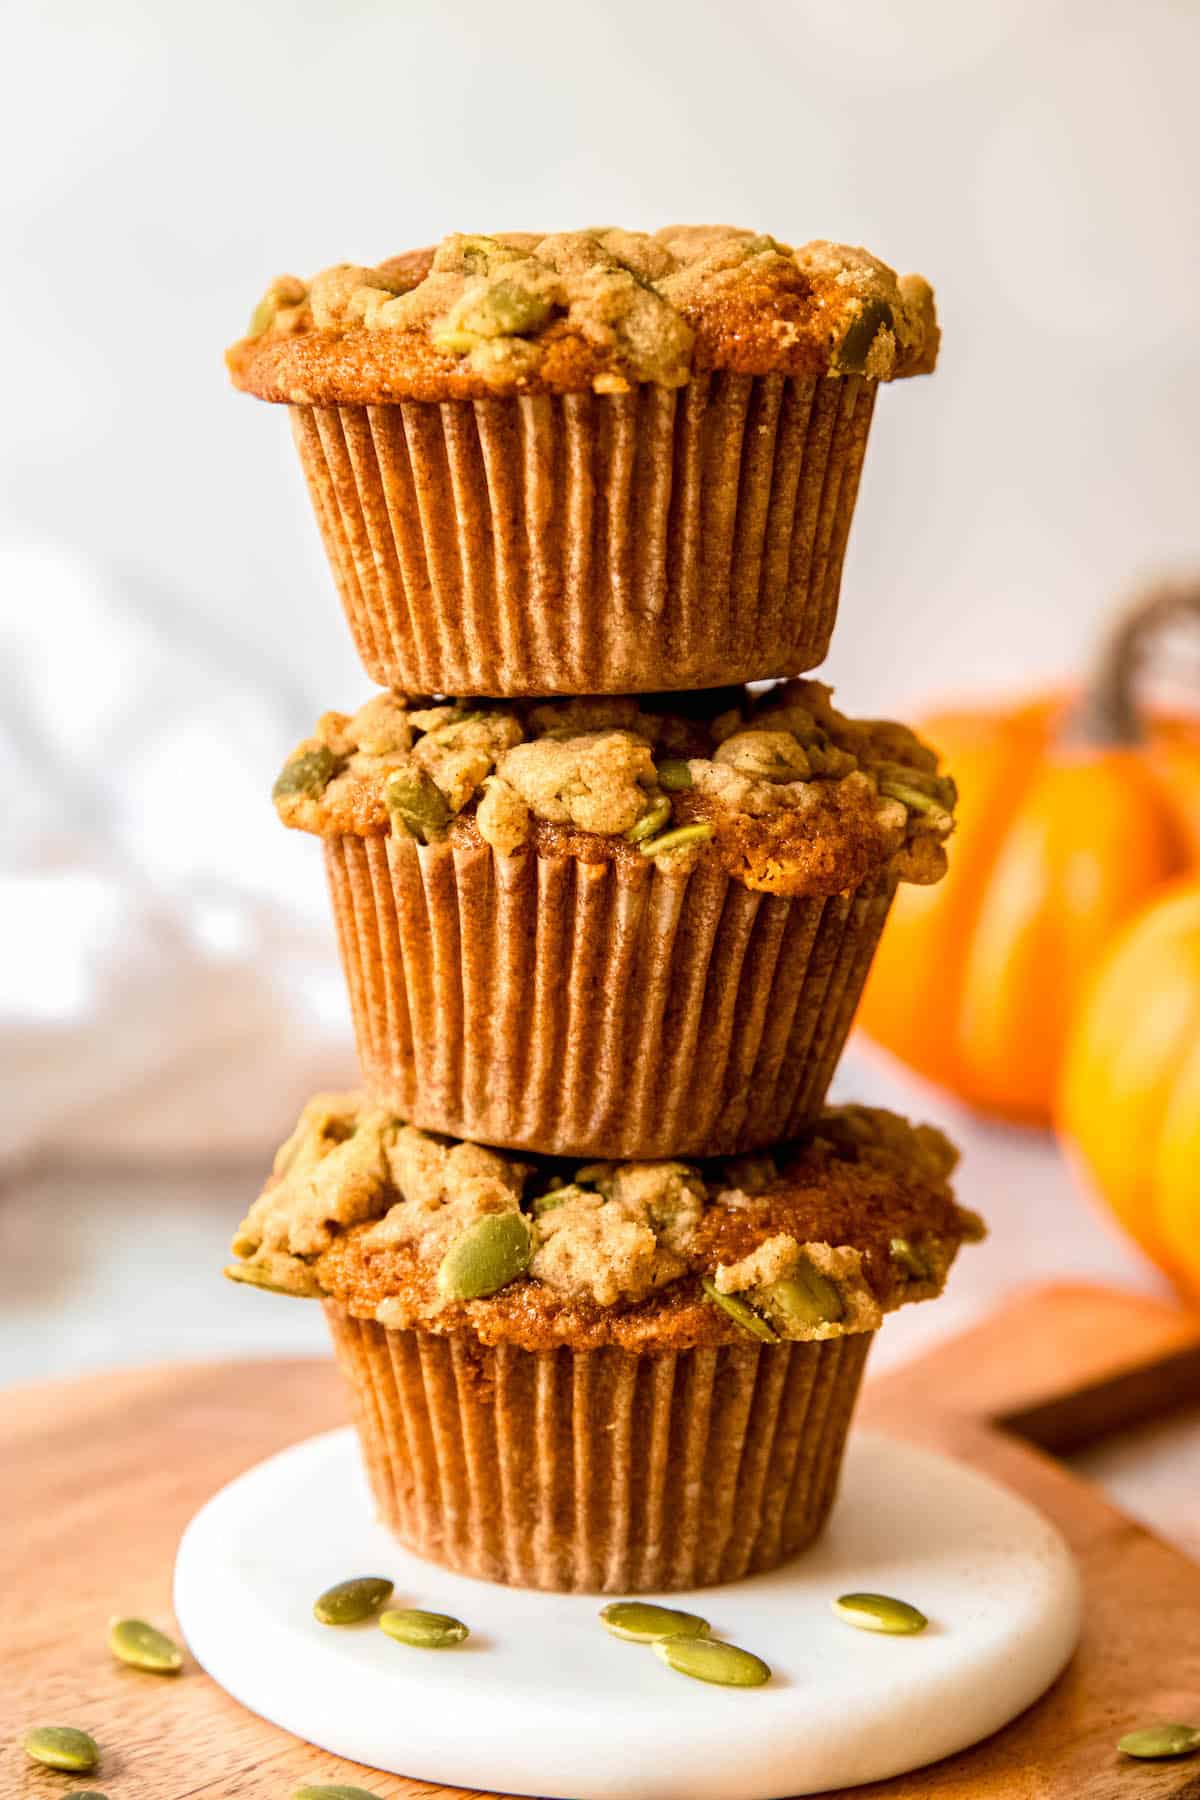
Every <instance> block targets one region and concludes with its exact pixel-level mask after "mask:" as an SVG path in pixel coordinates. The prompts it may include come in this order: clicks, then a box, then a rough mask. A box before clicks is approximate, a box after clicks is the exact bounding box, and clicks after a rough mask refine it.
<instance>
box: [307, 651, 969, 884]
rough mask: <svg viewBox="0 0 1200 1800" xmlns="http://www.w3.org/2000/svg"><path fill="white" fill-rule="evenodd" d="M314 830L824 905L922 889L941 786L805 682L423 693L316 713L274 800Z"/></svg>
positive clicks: (903, 745) (941, 832)
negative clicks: (621, 868) (859, 889)
mask: <svg viewBox="0 0 1200 1800" xmlns="http://www.w3.org/2000/svg"><path fill="white" fill-rule="evenodd" d="M274 798H275V805H276V808H277V810H278V812H279V816H280V818H281V819H282V820H283V822H284V824H285V825H292V826H296V827H298V828H299V829H301V830H304V831H311V832H315V833H318V834H319V835H322V836H334V835H339V834H343V833H345V834H349V835H351V836H361V837H375V836H383V835H384V834H386V833H387V832H389V831H392V832H394V833H396V834H398V835H403V836H412V837H415V838H416V839H417V840H418V842H421V843H432V842H434V841H437V840H439V839H446V838H448V839H449V840H450V841H451V842H452V843H458V844H465V843H478V842H479V840H480V839H483V840H484V841H485V842H486V843H487V844H489V845H490V846H491V847H492V849H493V850H494V851H495V852H496V854H497V855H499V856H504V857H509V856H518V855H522V854H524V853H525V852H526V851H527V850H528V849H529V848H533V849H534V850H536V851H539V852H541V853H542V854H545V855H550V854H568V855H574V856H578V857H580V858H581V860H583V861H592V862H594V861H600V860H603V859H606V858H614V857H628V858H632V859H633V860H635V861H636V860H638V859H639V858H649V859H653V860H654V861H655V862H656V864H657V865H658V867H659V868H660V869H661V870H664V871H666V870H675V871H679V872H682V871H684V870H689V869H691V868H692V867H693V866H695V864H696V863H697V861H699V860H700V859H703V858H707V859H712V860H715V861H716V862H717V863H719V865H720V866H721V867H723V868H724V869H725V870H726V871H727V873H729V874H730V875H732V876H734V877H735V878H736V879H737V880H739V881H741V882H743V883H744V884H745V885H746V886H747V887H749V888H755V889H760V890H762V891H763V892H767V893H776V894H786V895H801V894H803V895H818V894H821V895H828V894H837V893H841V892H843V891H845V890H847V889H849V888H851V887H855V886H857V885H858V884H859V883H860V882H861V881H863V880H864V879H866V877H867V876H868V875H871V874H873V873H875V872H877V871H878V870H880V869H881V868H883V867H884V865H888V864H890V865H891V866H892V868H893V869H894V871H895V873H896V874H897V876H898V877H899V878H901V879H903V880H907V881H914V882H920V883H928V882H933V881H937V880H938V879H939V878H940V877H941V875H942V874H943V872H944V870H945V866H946V858H945V851H944V850H943V848H942V845H943V841H944V840H945V838H946V837H947V836H948V835H949V833H950V831H951V830H952V828H953V809H954V804H955V798H956V796H955V789H954V783H953V782H952V781H951V780H950V778H949V777H948V776H945V775H939V774H938V772H937V757H936V756H935V754H934V752H933V751H932V750H930V749H928V748H927V746H926V745H924V744H922V743H921V741H920V739H919V738H917V737H916V735H915V734H914V733H913V732H911V731H909V730H908V729H907V728H906V727H905V726H903V725H896V724H893V723H891V722H889V721H883V720H854V719H849V718H847V717H845V715H844V714H842V713H840V712H838V711H837V710H836V709H835V708H834V707H833V706H832V705H831V703H830V690H829V689H828V688H827V687H826V686H825V685H824V684H823V683H822V682H819V681H805V680H799V681H789V682H781V683H778V684H777V685H776V686H774V687H772V688H770V689H769V690H768V691H767V692H766V693H765V694H762V695H760V696H759V697H758V698H754V697H753V696H752V695H751V693H750V691H749V690H748V689H747V688H744V687H742V688H716V689H704V690H702V691H700V692H698V693H695V694H691V695H688V694H670V695H660V696H655V695H642V696H638V697H625V696H619V695H618V696H600V697H598V698H595V699H568V700H545V701H502V700H472V701H459V702H455V701H444V702H436V703H435V702H431V701H429V700H413V699H405V698H404V696H402V695H400V694H393V693H383V694H378V695H376V697H375V698H374V699H373V700H369V701H368V702H367V704H366V705H365V706H363V707H361V708H360V709H359V711H358V712H356V713H354V714H346V713H338V712H331V713H326V714H325V715H324V717H323V718H322V719H321V720H320V721H319V722H318V725H317V729H316V732H315V733H314V735H313V736H312V737H310V738H306V739H305V740H304V742H303V743H302V744H300V745H299V746H298V747H297V748H296V749H295V750H294V751H293V752H292V755H291V756H290V757H289V758H288V761H287V762H286V763H285V764H284V767H283V770H282V772H281V773H280V776H279V778H278V780H277V781H276V783H275V790H274Z"/></svg>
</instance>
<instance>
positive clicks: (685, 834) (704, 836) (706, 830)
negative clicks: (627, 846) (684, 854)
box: [638, 823, 713, 856]
mask: <svg viewBox="0 0 1200 1800" xmlns="http://www.w3.org/2000/svg"><path fill="white" fill-rule="evenodd" d="M712 835H713V827H712V826H711V825H709V824H707V823H702V824H699V825H677V826H676V827H675V830H674V831H664V832H663V834H662V836H661V837H656V838H645V839H644V840H643V841H642V842H641V843H640V844H639V845H638V849H639V850H640V851H641V853H642V855H643V856H664V855H668V854H669V853H670V852H671V851H673V850H689V849H690V848H691V846H692V845H693V844H703V843H705V842H707V840H708V839H709V838H710V837H711V836H712Z"/></svg>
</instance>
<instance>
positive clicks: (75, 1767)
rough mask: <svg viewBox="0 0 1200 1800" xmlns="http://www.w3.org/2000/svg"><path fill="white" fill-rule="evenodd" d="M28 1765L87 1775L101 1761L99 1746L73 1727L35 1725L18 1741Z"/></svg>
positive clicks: (84, 1732) (85, 1733) (91, 1738)
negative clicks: (28, 1761) (28, 1762)
mask: <svg viewBox="0 0 1200 1800" xmlns="http://www.w3.org/2000/svg"><path fill="white" fill-rule="evenodd" d="M21 1748H22V1750H24V1752H25V1754H26V1756H27V1757H28V1758H29V1760H30V1762H35V1763H41V1765H42V1767H43V1768H44V1769H67V1770H71V1771H73V1772H74V1773H76V1774H82V1775H86V1774H87V1773H88V1772H89V1770H91V1769H94V1768H95V1766H96V1764H97V1763H98V1762H99V1761H100V1746H99V1744H97V1742H96V1740H95V1738H93V1737H89V1736H88V1734H87V1732H86V1731H77V1730H76V1729H75V1727H74V1725H35V1726H34V1727H33V1728H32V1730H30V1731H27V1732H26V1733H25V1735H24V1737H23V1738H22V1739H21Z"/></svg>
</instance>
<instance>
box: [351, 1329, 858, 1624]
mask: <svg viewBox="0 0 1200 1800" xmlns="http://www.w3.org/2000/svg"><path fill="white" fill-rule="evenodd" d="M325 1313H326V1317H327V1318H328V1321H329V1326H330V1330H331V1331H332V1333H333V1341H334V1347H335V1350H336V1352H337V1357H338V1361H339V1363H340V1365H341V1368H342V1371H343V1373H344V1375H345V1376H346V1379H347V1382H348V1385H349V1388H350V1392H351V1396H352V1400H353V1404H354V1413H355V1421H356V1424H357V1427H358V1433H359V1437H360V1440H361V1443H362V1449H363V1456H364V1459H365V1462H366V1468H367V1474H368V1477H369V1480H370V1484H371V1491H372V1494H373V1496H374V1499H375V1504H376V1507H377V1508H378V1511H379V1516H380V1518H381V1520H382V1522H383V1523H384V1525H386V1526H387V1527H388V1529H389V1530H391V1531H392V1532H394V1534H395V1535H396V1537H397V1538H399V1540H400V1542H401V1543H402V1544H404V1545H405V1546H406V1547H407V1548H408V1549H410V1550H413V1551H415V1552H416V1553H417V1555H419V1556H424V1557H427V1558H428V1559H429V1560H430V1561H431V1562H436V1563H441V1564H443V1565H444V1566H445V1567H447V1568H450V1569H454V1570H457V1571H458V1572H459V1573H460V1574H464V1575H475V1576H479V1577H482V1578H483V1579H485V1580H488V1581H501V1582H506V1583H508V1584H509V1585H511V1586H514V1587H528V1588H543V1589H546V1590H548V1591H551V1592H554V1593H606V1594H633V1593H648V1592H653V1593H666V1592H670V1591H672V1590H678V1589H683V1588H694V1587H703V1586H710V1585H712V1584H714V1583H716V1582H723V1581H737V1580H739V1579H740V1578H741V1577H742V1576H744V1575H753V1574H758V1573H761V1572H762V1571H764V1570H767V1569H773V1568H776V1567H777V1566H778V1565H779V1564H780V1563H781V1562H784V1561H786V1560H787V1558H789V1557H791V1556H794V1555H795V1554H796V1553H797V1551H800V1550H803V1549H804V1548H805V1546H806V1545H808V1544H810V1543H812V1541H813V1539H814V1538H815V1537H816V1536H817V1535H818V1533H819V1532H820V1530H821V1528H822V1526H823V1525H824V1523H825V1521H826V1519H827V1517H828V1515H829V1511H830V1508H831V1506H832V1504H833V1500H834V1495H835V1492H836V1488H837V1481H838V1474H839V1471H840V1468H841V1462H842V1454H843V1450H844V1448H845V1442H846V1433H847V1429H848V1427H849V1423H850V1415H851V1413H852V1411H853V1408H854V1403H855V1399H856V1396H857V1393H858V1388H859V1383H860V1381H861V1378H862V1372H863V1366H864V1364H865V1362H866V1358H867V1351H868V1348H869V1346H870V1342H871V1336H872V1334H871V1333H869V1332H863V1333H858V1334H856V1335H849V1336H845V1337H837V1338H831V1339H829V1340H828V1341H826V1342H824V1343H812V1344H780V1345H759V1344H749V1343H748V1344H746V1345H740V1344H739V1345H736V1346H728V1347H725V1348H722V1349H696V1350H684V1351H672V1352H658V1353H653V1354H644V1355H633V1354H630V1353H628V1352H626V1351H623V1350H616V1349H605V1350H578V1351H575V1350H570V1349H561V1348H560V1349H553V1350H521V1349H516V1348H514V1347H512V1346H510V1345H498V1346H495V1347H488V1346H485V1345H482V1344H480V1343H479V1342H478V1340H477V1339H475V1338H474V1337H472V1336H465V1335H461V1334H460V1335H456V1336H449V1337H439V1336H436V1335H435V1334H433V1333H431V1332H425V1331H421V1330H408V1331H389V1330H386V1329H385V1328H384V1327H383V1326H382V1325H377V1324H375V1323H373V1322H370V1321H363V1320H358V1319H354V1318H352V1317H351V1316H350V1315H349V1313H347V1312H346V1311H345V1309H344V1308H343V1307H341V1306H339V1305H338V1304H336V1303H335V1302H333V1301H327V1302H326V1303H325Z"/></svg>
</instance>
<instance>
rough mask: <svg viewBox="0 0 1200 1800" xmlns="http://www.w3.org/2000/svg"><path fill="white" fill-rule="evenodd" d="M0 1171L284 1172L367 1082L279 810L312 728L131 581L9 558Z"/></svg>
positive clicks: (315, 872)
mask: <svg viewBox="0 0 1200 1800" xmlns="http://www.w3.org/2000/svg"><path fill="white" fill-rule="evenodd" d="M0 582H2V585H3V592H4V594H5V600H6V604H5V607H4V611H3V615H2V617H0V655H2V662H0V668H2V669H3V682H4V709H3V722H2V725H0V779H2V780H3V792H4V797H5V806H4V812H3V824H2V826H0V833H2V835H0V921H2V924H3V929H2V931H0V1065H2V1066H3V1070H4V1075H3V1084H2V1096H3V1097H2V1101H0V1106H2V1109H3V1112H2V1117H0V1126H2V1130H0V1159H2V1160H4V1161H6V1162H11V1161H12V1160H14V1159H19V1158H24V1157H29V1156H33V1155H37V1154H39V1153H47V1154H62V1155H66V1156H74V1155H79V1154H83V1153H87V1152H91V1151H94V1150H102V1151H105V1152H112V1153H116V1154H123V1153H126V1152H128V1153H131V1154H132V1153H136V1154H138V1155H142V1156H144V1155H153V1154H172V1155H192V1154H196V1153H203V1154H206V1155H208V1156H214V1155H221V1154H223V1153H224V1154H229V1155H233V1154H244V1153H253V1154H256V1155H257V1154H259V1153H264V1154H265V1153H266V1152H267V1151H268V1150H269V1149H270V1148H271V1146H272V1145H273V1144H274V1143H275V1142H277V1141H278V1139H279V1138H280V1137H281V1136H282V1135H283V1134H284V1133H285V1132H286V1130H287V1129H288V1127H289V1125H290V1122H291V1120H292V1118H294V1115H295V1112H296V1110H297V1108H298V1106H299V1105H300V1104H301V1103H302V1101H303V1100H304V1098H305V1097H306V1096H307V1094H308V1093H309V1092H310V1091H311V1090H312V1089H313V1088H315V1087H317V1086H319V1085H329V1084H337V1085H341V1084H348V1083H351V1082H352V1081H353V1079H354V1064H353V1056H352V1051H351V1042H350V1030H349V1018H348V1013H347V1006H346V999H345V993H344V988H343V984H342V979H341V973H340V970H339V969H338V967H337V960H336V949H335V944H334V937H333V929H332V922H331V919H330V916H329V908H328V903H327V899H326V895H325V890H324V880H323V876H322V871H321V858H320V852H319V850H318V848H317V846H316V844H315V843H314V842H313V840H312V839H311V838H302V837H300V836H299V835H298V834H295V833H291V832H287V831H285V830H283V828H282V827H281V826H280V825H279V824H278V822H277V820H276V819H275V816H274V813H273V810H272V807H271V803H270V785H271V781H272V778H273V776H274V773H275V771H276V769H277V768H278V766H279V765H280V763H281V762H282V760H283V758H284V756H285V755H286V753H287V751H288V750H289V748H290V747H291V745H292V744H293V743H294V742H295V741H296V739H297V738H299V737H301V736H303V735H304V732H305V730H306V729H307V728H308V726H309V725H310V724H311V713H310V711H309V710H308V709H306V707H305V704H304V702H303V701H302V700H301V699H300V697H299V696H298V695H297V694H296V693H295V692H294V691H292V690H291V689H290V687H289V681H288V676H287V671H286V666H285V665H286V652H284V653H283V654H281V659H280V662H281V666H280V667H279V668H277V669H273V668H272V669H263V670H260V671H251V672H247V667H246V657H245V654H244V651H243V650H242V649H241V647H238V649H237V651H236V653H235V652H234V651H233V650H231V649H227V648H226V647H225V646H222V645H221V644H220V643H219V642H215V641H213V640H212V639H211V637H209V636H208V635H206V633H205V631H204V630H203V629H202V628H200V627H198V626H197V627H195V628H193V629H191V630H188V631H181V630H180V628H179V624H178V620H179V618H180V610H179V608H178V607H177V606H172V608H171V618H172V621H173V623H172V627H171V631H170V634H169V635H166V634H163V633H160V632H159V631H158V630H157V629H156V626H155V615H154V612H153V609H151V608H150V607H145V606H139V605H137V604H135V603H133V602H132V601H131V600H130V599H129V598H128V597H127V595H126V594H125V593H124V591H123V590H122V588H121V586H120V585H119V584H118V583H117V582H116V580H115V579H113V578H110V577H106V576H105V575H103V574H101V573H100V572H98V571H97V570H95V569H93V568H91V567H89V566H87V565H86V564H84V563H82V562H80V561H79V560H78V559H76V558H74V557H73V556H72V555H71V554H70V553H69V552H64V551H61V550H57V549H49V548H46V547H44V546H40V545H24V546H21V545H18V546H10V547H5V548H4V549H3V550H0Z"/></svg>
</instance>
